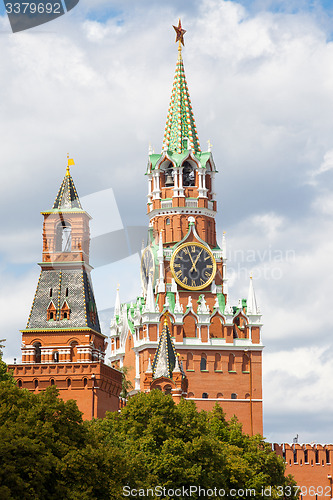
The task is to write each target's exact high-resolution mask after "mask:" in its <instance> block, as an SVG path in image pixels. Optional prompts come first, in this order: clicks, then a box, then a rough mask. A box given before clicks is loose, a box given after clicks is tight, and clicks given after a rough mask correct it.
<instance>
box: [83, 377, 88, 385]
mask: <svg viewBox="0 0 333 500" xmlns="http://www.w3.org/2000/svg"><path fill="white" fill-rule="evenodd" d="M87 385H88V379H86V378H84V379H83V387H87Z"/></svg>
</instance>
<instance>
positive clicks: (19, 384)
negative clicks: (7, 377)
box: [17, 380, 22, 389]
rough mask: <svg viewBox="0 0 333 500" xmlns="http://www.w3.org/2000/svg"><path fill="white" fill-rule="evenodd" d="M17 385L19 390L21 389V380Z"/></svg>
mask: <svg viewBox="0 0 333 500" xmlns="http://www.w3.org/2000/svg"><path fill="white" fill-rule="evenodd" d="M17 385H18V388H19V389H22V380H18V381H17Z"/></svg>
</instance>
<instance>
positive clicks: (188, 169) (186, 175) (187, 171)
mask: <svg viewBox="0 0 333 500" xmlns="http://www.w3.org/2000/svg"><path fill="white" fill-rule="evenodd" d="M183 186H184V187H190V186H195V172H194V168H193V167H192V165H191V164H190V163H189V162H188V161H185V162H184V163H183Z"/></svg>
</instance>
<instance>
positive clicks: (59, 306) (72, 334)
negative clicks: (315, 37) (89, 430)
mask: <svg viewBox="0 0 333 500" xmlns="http://www.w3.org/2000/svg"><path fill="white" fill-rule="evenodd" d="M68 164H69V165H70V164H74V162H73V160H69V161H68ZM42 215H43V216H44V224H43V257H42V262H41V263H40V264H39V265H40V266H41V273H40V277H39V280H38V285H37V290H36V293H35V297H34V300H33V304H32V308H31V312H30V315H29V319H28V323H27V326H26V328H25V330H22V364H20V365H12V366H11V367H10V368H11V369H13V370H14V376H15V378H16V379H17V382H18V385H19V387H24V388H27V389H29V390H31V391H39V390H43V389H45V388H46V387H47V386H49V385H56V386H57V387H58V389H59V391H60V396H61V397H62V398H63V399H64V400H68V399H75V400H76V401H77V403H78V406H79V409H80V410H81V411H82V412H83V414H84V418H87V419H89V418H92V417H103V416H104V414H105V411H107V410H109V411H113V410H117V409H118V401H119V393H120V391H121V373H119V372H118V371H117V370H115V369H113V368H111V367H110V366H107V365H105V364H104V357H105V350H106V347H107V343H106V338H105V336H104V335H103V334H102V333H101V329H100V324H99V319H98V314H97V309H96V303H95V298H94V293H93V289H92V284H91V277H90V271H91V269H92V268H91V266H90V265H89V244H90V237H89V221H90V219H91V217H90V216H89V215H88V214H87V212H85V211H84V210H83V209H82V206H81V203H80V199H79V197H78V194H77V192H76V189H75V185H74V182H73V179H72V176H71V174H70V170H69V166H68V167H67V171H66V175H65V178H64V180H63V182H62V184H61V187H60V189H59V192H58V195H57V197H56V200H55V202H54V205H53V208H52V209H51V210H49V211H47V212H42Z"/></svg>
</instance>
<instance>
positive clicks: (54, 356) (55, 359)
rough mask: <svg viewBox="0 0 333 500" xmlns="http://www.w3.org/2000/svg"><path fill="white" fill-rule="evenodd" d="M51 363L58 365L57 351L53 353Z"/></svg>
mask: <svg viewBox="0 0 333 500" xmlns="http://www.w3.org/2000/svg"><path fill="white" fill-rule="evenodd" d="M53 363H59V352H58V351H54V352H53Z"/></svg>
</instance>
